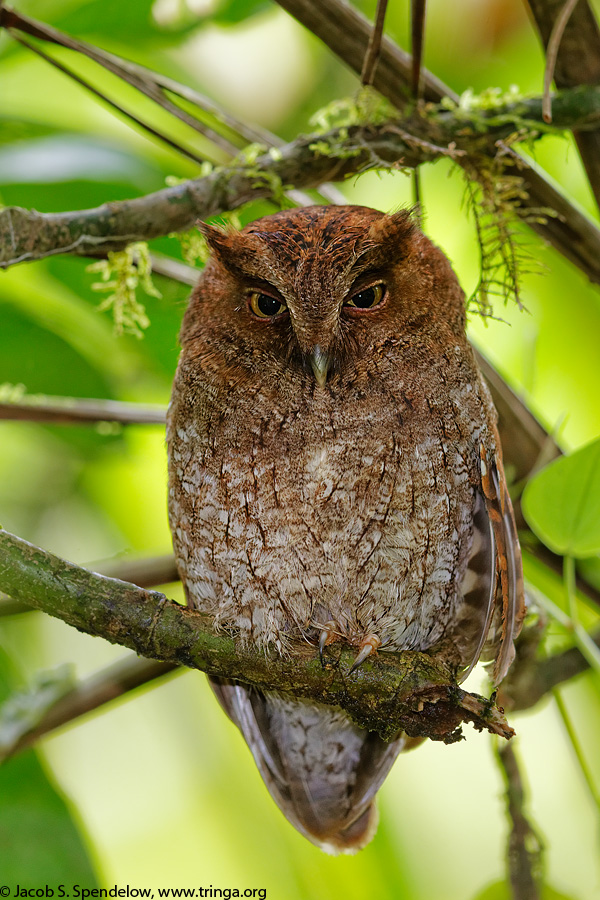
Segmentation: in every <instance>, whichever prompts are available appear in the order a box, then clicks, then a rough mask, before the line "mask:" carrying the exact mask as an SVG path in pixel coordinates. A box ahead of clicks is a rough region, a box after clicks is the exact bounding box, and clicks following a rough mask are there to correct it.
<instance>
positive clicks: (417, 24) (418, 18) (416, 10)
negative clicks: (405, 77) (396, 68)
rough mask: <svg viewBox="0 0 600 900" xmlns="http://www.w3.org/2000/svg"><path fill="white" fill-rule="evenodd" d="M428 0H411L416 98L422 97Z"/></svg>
mask: <svg viewBox="0 0 600 900" xmlns="http://www.w3.org/2000/svg"><path fill="white" fill-rule="evenodd" d="M426 6H427V0H411V3H410V35H411V53H412V71H411V75H412V85H411V86H412V94H413V97H414V98H415V100H419V99H420V97H421V65H422V62H423V37H424V34H425V9H426Z"/></svg>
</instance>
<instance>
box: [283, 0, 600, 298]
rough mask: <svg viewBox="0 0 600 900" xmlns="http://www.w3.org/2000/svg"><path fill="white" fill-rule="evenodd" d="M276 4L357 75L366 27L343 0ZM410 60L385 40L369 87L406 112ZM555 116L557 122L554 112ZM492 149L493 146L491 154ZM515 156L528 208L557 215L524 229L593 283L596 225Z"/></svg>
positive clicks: (436, 90) (434, 88) (428, 95)
mask: <svg viewBox="0 0 600 900" xmlns="http://www.w3.org/2000/svg"><path fill="white" fill-rule="evenodd" d="M277 2H278V3H279V5H280V6H282V7H283V8H284V9H286V10H287V11H288V12H289V13H290V14H291V15H293V16H294V17H295V18H296V19H298V21H299V22H301V23H302V24H303V25H304V26H305V27H306V28H308V29H310V31H312V32H313V34H315V35H316V36H317V37H318V38H320V39H321V40H322V41H324V43H325V44H326V45H327V46H328V47H329V48H330V49H331V50H332V51H333V52H334V53H336V54H337V55H338V56H339V57H340V58H341V59H342V60H343V61H344V62H345V63H346V65H348V66H349V67H350V68H351V69H353V70H354V71H355V72H359V71H360V64H361V61H362V60H363V59H364V54H365V51H366V47H367V44H368V41H369V35H370V31H371V27H370V24H369V22H368V20H367V19H366V18H365V17H364V16H362V15H361V14H360V13H359V12H358V11H357V10H356V9H355V8H354V7H353V6H351V5H350V4H348V3H345V2H343V0H319V2H318V3H315V2H309V0H277ZM530 2H531V0H530ZM596 58H597V56H596ZM411 62H412V61H411V57H410V56H409V54H408V53H405V52H404V51H403V50H401V49H400V47H398V46H397V45H396V44H394V43H393V41H390V39H389V38H387V37H385V38H384V39H383V41H382V46H381V55H380V59H379V64H378V66H377V70H376V72H375V76H374V79H373V86H374V87H375V88H376V89H377V90H378V91H380V92H381V93H382V94H383V96H384V97H387V98H388V100H390V101H391V102H392V103H393V104H394V105H396V106H397V107H398V108H399V109H405V108H406V106H407V104H408V103H409V101H410V84H411ZM422 77H423V97H424V99H425V100H426V101H427V102H432V103H439V101H440V100H441V99H442V98H443V97H448V98H450V99H452V100H454V101H455V102H458V96H457V94H456V93H455V92H454V91H453V90H452V89H451V88H450V87H448V85H446V84H444V83H443V82H442V81H441V80H440V79H438V78H436V77H435V76H434V75H432V74H431V73H430V72H428V71H427V70H423V73H422ZM582 80H583V79H580V81H579V82H578V83H581V81H582ZM554 103H556V101H554ZM554 118H555V120H556V114H555V115H554ZM495 150H496V148H494V152H495ZM596 157H597V158H599V159H600V154H598V153H596ZM517 158H518V160H519V164H520V166H521V173H522V175H523V177H524V180H525V183H526V187H527V191H528V194H529V200H530V204H531V206H532V207H533V208H537V209H552V210H555V211H556V213H557V215H556V217H554V216H549V217H547V218H546V219H545V220H544V221H540V219H539V217H537V220H535V221H531V222H530V223H528V224H529V226H530V227H531V228H532V229H533V230H534V231H535V232H537V233H538V234H539V235H541V237H542V238H544V240H546V241H549V242H550V243H551V244H552V246H553V247H555V248H556V249H557V250H558V251H559V253H562V255H563V256H565V257H566V259H568V260H570V261H571V262H572V263H573V264H574V265H576V266H578V267H579V268H581V269H582V270H583V271H584V272H585V273H586V274H587V275H588V277H590V278H591V280H592V281H598V280H599V279H598V277H597V274H594V275H591V274H590V273H591V272H596V271H597V270H598V269H600V250H599V248H598V229H597V227H596V225H595V224H593V223H592V222H591V220H590V219H589V218H588V217H587V216H586V215H584V214H583V213H582V212H581V211H580V210H579V209H578V208H577V207H575V206H574V205H573V204H572V203H570V202H569V201H568V200H567V199H566V198H565V197H564V195H563V194H562V193H560V191H558V190H557V189H556V188H555V187H554V185H553V184H552V183H551V182H550V181H549V180H548V179H547V177H546V176H545V174H544V173H543V172H542V170H540V169H538V168H537V167H536V166H534V165H532V164H531V163H530V162H529V161H526V160H525V159H524V158H523V157H522V156H517Z"/></svg>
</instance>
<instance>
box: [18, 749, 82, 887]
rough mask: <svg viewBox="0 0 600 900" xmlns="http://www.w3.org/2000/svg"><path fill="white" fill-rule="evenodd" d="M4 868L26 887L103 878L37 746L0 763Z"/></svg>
mask: <svg viewBox="0 0 600 900" xmlns="http://www.w3.org/2000/svg"><path fill="white" fill-rule="evenodd" d="M0 796H1V797H2V803H1V804H0V872H2V881H3V883H5V884H9V885H11V884H12V885H17V884H20V885H21V887H25V888H39V887H40V885H45V884H47V885H49V886H54V885H56V884H60V883H64V884H76V883H79V884H82V885H84V886H85V887H88V886H89V887H94V886H96V884H97V879H96V876H95V874H94V870H93V868H92V864H91V862H90V860H89V858H88V855H87V852H86V849H85V846H84V843H83V841H82V839H81V835H80V833H79V831H78V829H77V827H76V825H75V823H74V822H73V819H72V816H71V811H70V810H69V807H68V804H67V802H66V800H65V799H64V797H62V796H61V794H60V793H59V791H58V790H57V789H56V787H54V785H53V784H52V783H51V782H50V780H49V778H48V777H47V775H46V773H45V772H44V770H43V768H42V766H41V764H40V761H39V760H38V758H37V756H36V754H35V753H34V751H33V750H29V751H27V752H26V753H23V754H22V755H21V756H16V757H14V758H13V759H10V760H9V761H8V762H6V763H4V764H3V765H2V766H0Z"/></svg>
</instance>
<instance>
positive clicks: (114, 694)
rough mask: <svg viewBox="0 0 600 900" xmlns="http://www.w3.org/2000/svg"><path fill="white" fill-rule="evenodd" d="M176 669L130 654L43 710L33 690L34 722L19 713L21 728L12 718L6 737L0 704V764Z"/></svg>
mask: <svg viewBox="0 0 600 900" xmlns="http://www.w3.org/2000/svg"><path fill="white" fill-rule="evenodd" d="M177 671H180V670H178V668H177V667H176V666H173V665H172V664H170V663H165V662H159V661H158V660H154V659H138V657H136V656H133V655H132V656H127V657H126V658H125V659H121V660H119V661H118V662H116V663H114V664H113V665H112V666H108V667H107V668H106V669H103V670H102V671H101V672H99V673H98V674H96V675H93V676H92V677H91V678H87V679H86V680H85V681H83V682H81V683H80V684H78V685H77V686H76V687H74V688H73V689H72V690H70V691H68V692H67V693H65V694H63V696H61V697H59V698H58V699H57V700H54V699H51V700H50V702H49V703H48V706H47V708H46V709H45V710H43V709H41V710H40V698H39V697H37V696H35V690H34V698H33V699H34V701H35V711H36V714H37V716H36V724H35V725H34V726H33V727H32V726H31V724H30V718H31V717H30V716H27V715H25V716H22V717H21V719H20V722H19V724H20V725H21V727H16V725H17V723H15V722H14V721H11V723H10V724H11V728H10V729H8V735H7V736H5V737H3V734H2V721H1V713H2V708H1V707H0V763H2V762H4V760H5V759H8V757H10V756H14V755H15V754H16V753H20V752H21V751H22V750H26V749H27V748H28V747H31V746H32V745H33V744H35V743H36V742H37V741H38V740H39V739H40V738H42V737H44V735H46V734H48V733H49V732H51V731H55V730H56V729H57V728H60V727H62V726H63V725H67V724H69V722H73V721H74V720H75V719H78V718H80V717H81V716H84V715H86V714H87V713H89V712H92V711H93V710H95V709H98V708H99V707H101V706H105V705H106V704H107V703H112V702H113V701H114V700H117V699H118V698H119V697H123V696H124V695H125V694H129V693H131V692H132V691H135V690H137V689H138V688H140V687H143V686H144V685H146V684H149V683H150V682H151V681H156V680H157V679H159V678H164V677H165V676H166V675H170V674H173V673H174V672H177Z"/></svg>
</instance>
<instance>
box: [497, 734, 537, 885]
mask: <svg viewBox="0 0 600 900" xmlns="http://www.w3.org/2000/svg"><path fill="white" fill-rule="evenodd" d="M498 760H499V762H500V765H501V768H502V771H503V774H504V779H505V784H506V811H507V813H508V817H509V820H510V823H511V828H510V833H509V837H508V846H507V861H508V874H509V878H510V885H511V888H512V897H513V898H514V900H540V896H541V895H540V892H539V887H540V883H541V868H542V852H543V847H542V842H541V841H540V839H539V837H538V835H537V834H536V832H535V830H534V828H533V827H532V826H531V824H530V822H529V819H528V818H527V815H526V812H525V789H524V786H523V779H522V777H521V773H520V771H519V764H518V762H517V757H516V756H515V752H514V750H513V748H512V746H503V747H499V748H498Z"/></svg>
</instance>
